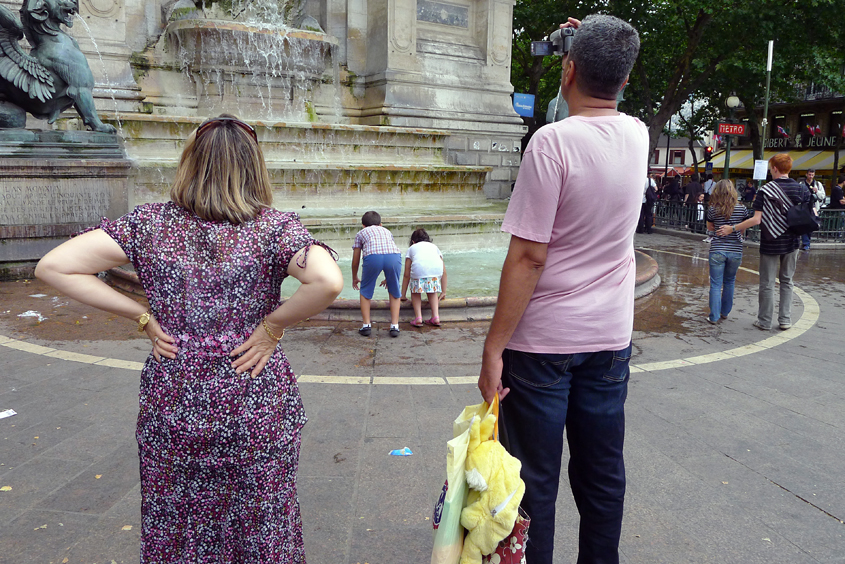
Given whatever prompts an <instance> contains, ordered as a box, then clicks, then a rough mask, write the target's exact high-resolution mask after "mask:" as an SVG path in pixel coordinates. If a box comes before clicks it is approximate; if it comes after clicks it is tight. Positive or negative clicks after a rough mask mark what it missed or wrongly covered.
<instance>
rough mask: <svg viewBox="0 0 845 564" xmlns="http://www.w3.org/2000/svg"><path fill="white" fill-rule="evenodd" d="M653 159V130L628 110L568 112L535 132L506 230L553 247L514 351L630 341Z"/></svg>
mask: <svg viewBox="0 0 845 564" xmlns="http://www.w3.org/2000/svg"><path fill="white" fill-rule="evenodd" d="M647 163H648V130H647V129H646V127H645V125H643V123H642V122H640V121H639V120H638V119H636V118H632V117H630V116H627V115H625V114H619V115H616V116H608V117H580V116H571V117H569V118H567V119H565V120H562V121H559V122H557V123H553V124H550V125H547V126H545V127H543V128H541V129H540V130H538V131H537V133H535V134H534V137H532V138H531V142H530V143H529V144H528V148H527V149H526V150H525V155H524V158H523V161H522V165H521V167H520V169H519V176H518V178H517V180H516V185H515V187H514V191H513V195H512V196H511V201H510V204H509V205H508V211H507V213H506V214H505V220H504V223H503V224H502V231H506V232H508V233H510V234H512V235H515V236H517V237H520V238H522V239H528V240H530V241H536V242H539V243H548V244H549V248H548V255H547V259H546V266H545V268H544V270H543V273H542V274H541V275H540V280H539V281H538V283H537V287H536V289H535V290H534V294H533V295H532V296H531V301H530V302H529V304H528V307H527V308H526V310H525V313H524V314H523V316H522V319H521V320H520V322H519V324H518V325H517V328H516V331H515V332H514V334H513V336H512V337H511V340H510V342H509V343H508V348H510V349H513V350H518V351H524V352H536V353H560V354H571V353H581V352H597V351H607V350H620V349H623V348H625V347H627V346H628V343H630V341H631V332H632V330H633V326H634V285H635V279H636V266H635V263H634V231H635V230H636V227H637V220H638V218H639V214H640V207H641V202H642V196H643V182H644V179H645V178H646V167H647Z"/></svg>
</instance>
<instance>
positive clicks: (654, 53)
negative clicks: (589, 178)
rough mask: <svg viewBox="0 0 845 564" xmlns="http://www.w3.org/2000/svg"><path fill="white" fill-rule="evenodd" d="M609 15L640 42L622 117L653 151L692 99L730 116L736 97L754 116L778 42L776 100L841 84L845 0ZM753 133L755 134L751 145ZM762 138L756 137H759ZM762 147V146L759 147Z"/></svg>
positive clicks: (624, 6) (709, 3)
mask: <svg viewBox="0 0 845 564" xmlns="http://www.w3.org/2000/svg"><path fill="white" fill-rule="evenodd" d="M608 12H609V13H612V14H613V15H616V16H618V17H621V18H623V19H625V20H627V21H630V22H631V23H632V24H633V25H635V26H636V27H637V29H638V30H639V32H640V38H641V43H642V46H641V51H640V57H639V58H638V59H637V62H636V64H635V67H634V70H633V72H632V73H631V79H630V83H631V85H630V87H629V89H628V90H627V91H626V98H627V99H628V104H627V106H625V109H627V110H628V111H630V112H631V113H634V114H636V115H639V116H640V117H641V118H642V119H643V120H644V121H645V122H646V123H647V125H648V127H649V134H650V140H651V150H654V146H655V145H656V143H657V139H658V137H659V135H660V132H661V131H662V130H663V126H664V125H665V123H666V121H667V120H668V119H669V117H670V116H672V115H674V114H676V113H677V112H678V111H679V109H680V108H681V107H682V105H683V104H684V103H686V101H687V100H689V99H690V98H691V97H698V96H701V97H703V98H706V99H709V100H711V101H712V104H713V109H714V110H715V111H717V112H718V113H720V114H721V115H725V114H726V113H727V109H726V108H725V106H724V104H723V101H724V100H725V98H726V97H727V96H728V95H730V93H731V92H732V91H734V92H736V93H737V96H739V98H740V100H741V101H742V102H743V104H744V105H745V106H746V107H750V108H753V107H754V106H755V105H756V101H757V100H762V97H763V96H764V95H765V75H764V72H760V71H761V69H762V70H764V68H765V62H766V45H767V41H768V39H770V38H773V39H775V40H776V50H777V51H778V57H776V72H774V73H773V75H772V92H773V93H775V95H776V96H777V97H778V98H779V99H783V100H787V99H789V98H788V96H789V95H790V93H791V96H792V97H794V96H795V92H796V90H795V89H796V87H797V86H798V85H799V84H801V83H802V82H806V81H807V80H808V79H812V80H815V81H817V82H823V83H825V84H829V85H831V86H834V85H833V84H832V83H834V82H836V81H837V80H839V78H841V70H840V68H841V65H842V63H843V54H845V48H843V29H842V28H843V26H842V25H841V22H842V15H843V14H845V0H803V1H801V2H795V1H793V0H706V1H705V0H664V1H658V2H653V3H650V4H648V5H643V4H640V3H634V2H630V1H629V0H625V1H623V0H610V1H609V2H608ZM755 129H759V127H758V128H755V127H752V130H751V132H752V141H753V140H754V135H755ZM758 133H759V132H758ZM758 144H759V140H758Z"/></svg>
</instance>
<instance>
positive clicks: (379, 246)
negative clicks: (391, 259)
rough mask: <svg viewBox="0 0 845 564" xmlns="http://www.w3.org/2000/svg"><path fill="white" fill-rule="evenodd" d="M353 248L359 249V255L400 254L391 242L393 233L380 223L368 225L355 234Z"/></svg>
mask: <svg viewBox="0 0 845 564" xmlns="http://www.w3.org/2000/svg"><path fill="white" fill-rule="evenodd" d="M352 248H353V249H361V255H362V256H367V255H393V254H402V251H400V250H399V247H397V246H396V243H394V242H393V233H391V232H390V231H389V230H387V229H385V228H384V227H382V226H381V225H370V226H369V227H365V228H363V229H362V230H361V231H359V232H358V234H357V235H355V242H354V243H352Z"/></svg>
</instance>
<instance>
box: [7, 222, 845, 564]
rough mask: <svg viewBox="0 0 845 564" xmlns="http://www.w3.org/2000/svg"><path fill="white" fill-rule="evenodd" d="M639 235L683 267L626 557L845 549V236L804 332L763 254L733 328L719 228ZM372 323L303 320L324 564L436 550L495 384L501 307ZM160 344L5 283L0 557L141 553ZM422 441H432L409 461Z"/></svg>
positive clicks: (826, 261)
mask: <svg viewBox="0 0 845 564" xmlns="http://www.w3.org/2000/svg"><path fill="white" fill-rule="evenodd" d="M637 246H638V248H641V249H645V250H646V251H647V252H648V253H649V254H650V255H652V256H653V257H654V258H655V259H656V260H657V261H658V263H659V264H660V269H661V271H660V273H661V277H662V280H663V282H662V285H661V287H660V289H659V290H658V291H657V292H656V293H655V294H653V295H651V296H649V297H647V298H644V299H642V300H640V301H638V304H637V315H636V322H635V334H634V345H635V353H636V354H635V357H634V359H633V360H632V366H633V369H632V372H633V373H632V376H631V384H630V393H629V398H628V404H627V408H628V409H627V414H628V417H627V427H628V434H627V441H626V466H627V469H628V477H629V482H628V495H627V498H626V514H625V521H624V525H623V531H622V542H621V551H622V560H623V562H626V563H638V564H639V563H644V564H645V563H648V564H654V563H664V562H665V563H667V564H683V563H695V564H699V563H708V562H712V563H720V564H721V563H742V564H746V563H756V562H759V563H766V564H774V563H783V564H803V563H845V524H843V520H845V486H843V482H845V470H843V468H845V444H843V435H845V424H843V414H845V369H843V360H845V359H843V354H842V351H843V344H842V343H843V337H845V315H843V311H845V310H843V308H845V283H844V281H845V260H843V259H845V253H843V252H840V251H831V252H828V251H818V252H817V251H815V250H814V251H812V252H811V253H804V254H803V255H802V256H801V258H800V261H799V266H798V272H797V274H796V277H795V282H796V286H797V288H799V289H800V291H798V292H796V299H795V306H794V308H793V310H794V322H795V325H794V327H793V328H792V329H790V330H788V331H783V332H780V331H773V332H761V331H759V330H757V329H756V328H754V327H753V326H752V325H751V323H752V321H753V320H754V315H755V313H756V284H757V276H756V273H755V272H754V271H755V270H756V267H757V262H758V261H757V256H758V255H757V251H756V250H753V249H748V250H746V257H745V261H744V263H743V267H745V268H746V269H747V270H743V271H741V272H740V274H739V277H738V283H737V290H736V305H735V308H734V311H733V312H732V313H731V315H730V318H729V319H727V320H725V321H723V322H722V323H720V324H718V325H716V326H711V325H709V324H708V323H707V322H706V320H705V315H706V311H707V291H708V289H707V247H706V245H704V244H703V243H701V242H699V241H697V240H690V239H682V238H679V237H675V236H671V235H662V234H655V235H643V236H638V238H637ZM27 312H29V313H28V314H27ZM22 314H27V316H23V317H21V315H22ZM38 316H41V317H42V318H44V319H42V321H41V322H40V323H39V322H38V319H39V317H38ZM356 328H357V325H356V324H354V323H348V322H336V323H316V322H315V323H303V324H302V325H300V326H299V327H296V328H294V329H292V330H289V331H288V333H287V334H286V336H285V341H284V348H285V351H286V353H287V354H288V356H289V358H290V360H291V364H292V365H293V367H294V370H295V371H296V373H297V374H298V375H300V378H299V382H300V389H301V393H302V396H303V400H304V402H305V407H306V410H307V412H308V416H309V423H308V424H307V425H306V426H305V429H304V434H303V444H302V460H301V464H300V470H299V495H300V500H301V503H302V511H303V519H304V524H305V535H306V550H307V554H308V560H309V562H310V563H311V564H345V563H348V564H355V563H364V562H367V563H369V564H382V563H397V564H400V563H411V562H427V561H428V559H429V554H430V549H431V538H432V533H431V522H430V515H431V510H432V506H433V504H434V501H435V498H436V496H437V494H438V493H439V491H440V487H441V486H442V483H443V478H444V472H445V448H444V443H445V442H446V440H447V439H449V438H450V433H451V421H452V420H453V419H454V418H455V417H456V416H457V415H458V413H459V412H460V410H461V409H462V408H463V406H465V405H468V404H473V403H478V402H479V401H480V398H479V395H478V392H477V390H476V387H475V378H476V376H477V372H478V367H479V359H480V355H481V348H482V343H483V339H484V336H485V332H486V329H487V323H486V322H468V323H453V324H446V325H444V326H443V327H442V328H440V329H435V328H423V329H421V330H417V329H413V328H411V327H410V326H409V325H408V324H407V320H405V323H403V324H402V334H401V336H400V337H399V338H398V339H391V338H389V337H387V327H386V326H384V325H379V326H378V327H377V331H375V332H374V335H373V336H372V337H371V338H362V337H360V336H359V335H358V334H357V332H356ZM149 348H150V347H149V342H148V341H146V340H144V339H138V338H137V333H135V332H134V327H133V324H132V323H131V322H128V321H125V320H122V319H115V318H114V317H113V316H109V315H105V314H101V313H97V312H95V311H92V310H90V309H88V308H85V307H83V306H80V305H78V304H74V303H72V302H71V301H70V300H67V299H64V298H62V297H61V296H58V295H57V294H56V293H55V292H54V291H53V290H51V289H50V288H47V287H46V286H44V285H43V284H40V283H39V282H37V281H28V282H24V281H20V282H9V283H2V284H0V359H2V362H0V411H3V410H6V409H13V410H14V411H16V412H17V415H15V416H12V417H8V418H4V419H0V490H2V491H0V563H3V564H6V563H8V564H28V563H36V564H42V563H43V564H47V563H55V564H59V563H63V562H64V563H69V564H75V563H87V564H90V563H97V564H109V563H111V562H115V563H134V562H137V561H138V544H139V532H140V499H139V485H138V459H137V453H136V445H135V439H134V418H135V415H136V413H137V389H138V363H139V362H143V360H144V359H145V357H146V355H147V354H148V352H149ZM405 446H407V447H410V448H411V450H412V451H413V453H414V454H413V456H409V457H393V456H388V452H389V451H390V450H391V449H395V448H401V447H405ZM563 480H564V482H565V480H566V478H565V477H564V478H563ZM557 519H558V523H557V555H558V556H557V561H558V562H565V563H569V562H574V561H575V554H576V550H577V522H578V519H577V512H576V510H575V507H574V503H573V501H572V498H571V495H570V494H569V492H568V487H567V486H566V484H565V483H564V484H563V485H562V488H561V495H560V499H559V500H558V518H557Z"/></svg>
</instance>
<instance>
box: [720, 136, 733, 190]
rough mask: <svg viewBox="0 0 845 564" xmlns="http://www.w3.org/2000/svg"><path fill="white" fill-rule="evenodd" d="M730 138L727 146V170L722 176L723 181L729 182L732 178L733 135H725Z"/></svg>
mask: <svg viewBox="0 0 845 564" xmlns="http://www.w3.org/2000/svg"><path fill="white" fill-rule="evenodd" d="M725 137H727V138H728V140H727V144H726V145H725V170H724V174H723V175H722V179H723V180H729V179H730V177H731V137H733V136H732V135H725Z"/></svg>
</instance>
